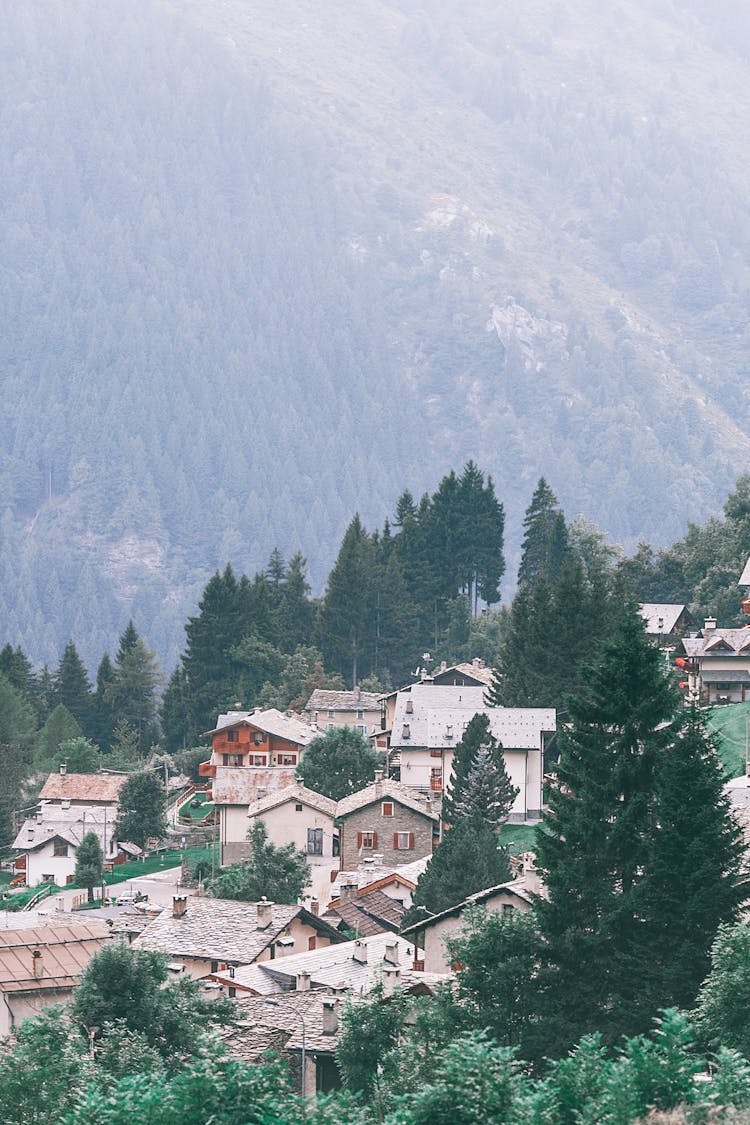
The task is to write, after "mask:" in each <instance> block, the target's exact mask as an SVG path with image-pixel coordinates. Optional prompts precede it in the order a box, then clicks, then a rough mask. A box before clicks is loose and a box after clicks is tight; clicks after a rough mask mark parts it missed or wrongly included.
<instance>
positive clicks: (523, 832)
mask: <svg viewBox="0 0 750 1125" xmlns="http://www.w3.org/2000/svg"><path fill="white" fill-rule="evenodd" d="M535 834H536V826H535V825H533V824H504V825H503V826H502V828H501V829H500V843H501V844H504V845H505V847H506V848H508V850H509V851H510V854H511V855H518V853H519V852H528V851H533V850H534V837H535Z"/></svg>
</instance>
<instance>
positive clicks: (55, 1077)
mask: <svg viewBox="0 0 750 1125" xmlns="http://www.w3.org/2000/svg"><path fill="white" fill-rule="evenodd" d="M84 1050H85V1047H84V1040H83V1039H82V1038H81V1037H79V1036H77V1035H76V1033H75V1029H74V1028H72V1027H71V1024H70V1020H69V1019H68V1017H67V1015H66V1014H65V1013H64V1012H63V1010H62V1009H61V1008H56V1007H53V1008H50V1009H49V1010H48V1011H46V1012H44V1013H43V1014H42V1015H41V1016H38V1017H37V1018H35V1019H30V1020H25V1021H24V1022H23V1023H22V1024H21V1026H20V1027H19V1028H18V1030H17V1033H16V1038H15V1042H14V1043H13V1046H12V1049H11V1050H9V1051H6V1052H4V1053H3V1054H2V1056H0V1120H2V1121H3V1122H5V1125H59V1122H60V1121H63V1120H64V1118H65V1114H66V1113H67V1112H69V1111H72V1110H74V1108H75V1106H76V1105H77V1104H78V1103H79V1101H80V1099H81V1098H83V1097H84V1096H85V1090H86V1084H87V1082H88V1081H90V1080H91V1078H92V1068H91V1065H90V1062H89V1060H88V1059H87V1058H86V1057H85V1055H84Z"/></svg>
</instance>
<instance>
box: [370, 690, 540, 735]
mask: <svg viewBox="0 0 750 1125" xmlns="http://www.w3.org/2000/svg"><path fill="white" fill-rule="evenodd" d="M484 696H485V689H484V688H480V687H462V686H455V687H454V686H451V687H440V686H437V685H435V684H415V685H414V687H413V688H412V689H411V691H409V692H399V695H398V698H397V699H396V709H395V711H394V714H393V731H392V734H391V746H392V747H393V748H394V749H395V748H398V749H401V750H408V749H409V748H410V747H414V748H420V747H429V748H430V749H445V750H448V749H452V748H453V747H455V746H456V745H457V744H458V743H459V742H460V741H461V738H462V736H463V733H464V730H465V728H466V727H467V726H468V724H469V722H470V721H471V720H472V719H473V717H474V716H475V715H476V714H479V713H482V714H485V715H487V717H488V718H489V720H490V730H491V732H492V734H493V736H494V737H495V738H497V739H498V740H499V742H500V743H501V744H502V746H503V747H504V748H505V749H506V750H539V749H541V738H542V732H544V731H554V729H555V725H556V712H555V709H554V707H488V706H487V705H486V704H485V702H484ZM407 730H408V735H407V733H406V732H407Z"/></svg>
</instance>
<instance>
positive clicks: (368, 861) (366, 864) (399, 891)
mask: <svg viewBox="0 0 750 1125" xmlns="http://www.w3.org/2000/svg"><path fill="white" fill-rule="evenodd" d="M431 858H432V857H431V856H429V855H425V856H420V858H419V859H415V860H412V861H411V863H404V864H401V865H400V866H399V867H386V866H385V865H384V864H383V863H381V862H380V856H378V857H377V859H376V858H375V857H374V856H367V857H365V858H364V859H363V860H362V862H361V863H360V864H359V865H358V866H357V867H356V868H354V869H351V870H348V871H340V872H339V873H338V875H337V876H336V879H335V880H334V882H333V883H332V884H331V901H332V900H333V899H340V898H341V897H342V893H343V888H344V887H345V886H347V885H350V886H355V887H356V888H357V891H358V892H359V891H362V892H366V891H382V892H383V894H385V895H388V897H389V898H392V899H393V900H394V902H396V903H397V904H398V905H399V906H403V907H404V908H405V909H408V908H409V907H410V906H411V902H412V895H413V894H414V891H415V889H416V886H417V882H418V880H419V876H420V875H422V874H423V873H424V871H425V870H426V869H427V865H428V863H429V862H430V859H431Z"/></svg>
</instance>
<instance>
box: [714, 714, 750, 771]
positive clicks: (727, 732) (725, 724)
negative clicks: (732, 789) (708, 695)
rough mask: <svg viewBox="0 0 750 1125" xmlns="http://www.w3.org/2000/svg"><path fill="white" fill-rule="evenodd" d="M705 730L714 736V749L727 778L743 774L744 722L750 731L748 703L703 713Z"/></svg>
mask: <svg viewBox="0 0 750 1125" xmlns="http://www.w3.org/2000/svg"><path fill="white" fill-rule="evenodd" d="M705 715H706V729H707V730H708V731H709V733H710V734H713V735H714V736H715V741H716V749H717V750H718V752H719V757H720V758H721V760H722V762H723V763H724V769H725V770H726V772H727V776H728V777H739V776H740V774H743V773H744V772H745V720H746V717H747V722H748V730H750V703H726V704H724V706H723V707H709V708H708V710H707V711H706V712H705Z"/></svg>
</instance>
